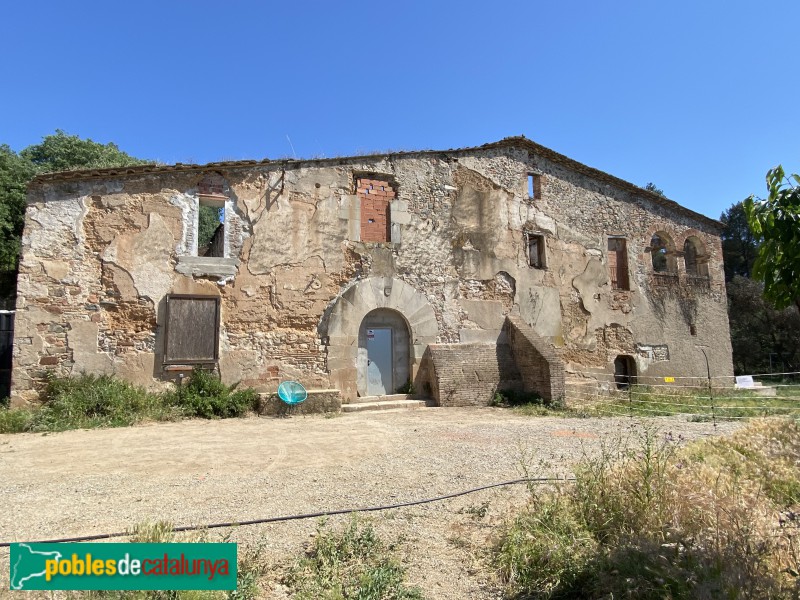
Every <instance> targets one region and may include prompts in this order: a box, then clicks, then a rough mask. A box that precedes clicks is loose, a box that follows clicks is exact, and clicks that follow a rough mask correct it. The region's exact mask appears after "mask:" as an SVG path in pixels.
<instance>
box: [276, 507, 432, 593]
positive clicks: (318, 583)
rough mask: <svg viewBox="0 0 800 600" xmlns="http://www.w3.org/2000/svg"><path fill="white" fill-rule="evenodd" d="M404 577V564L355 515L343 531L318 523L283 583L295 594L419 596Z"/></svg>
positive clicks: (372, 530) (370, 527)
mask: <svg viewBox="0 0 800 600" xmlns="http://www.w3.org/2000/svg"><path fill="white" fill-rule="evenodd" d="M404 579H405V569H404V568H403V567H402V566H401V565H400V564H399V563H398V562H397V561H396V560H395V558H394V557H393V556H392V554H391V552H390V549H389V548H387V547H386V545H385V544H384V543H383V542H382V541H381V540H380V538H379V537H378V536H377V535H376V533H375V531H374V529H373V528H372V526H371V525H369V524H364V525H362V524H361V523H360V522H359V521H358V519H357V518H356V517H355V516H353V517H352V518H351V519H350V522H349V523H348V524H347V525H346V526H345V528H344V530H343V531H341V532H333V531H330V530H327V529H326V528H325V525H324V522H322V523H320V525H319V527H318V528H317V536H316V537H315V538H314V543H313V545H312V547H311V548H310V549H309V551H308V553H307V556H306V557H304V558H302V559H300V560H299V561H298V562H297V563H296V564H295V565H294V566H293V567H292V569H291V570H290V571H289V573H288V575H287V577H286V580H285V583H286V584H287V585H289V586H290V587H291V588H293V589H294V590H295V592H296V596H295V597H296V598H298V599H308V600H316V599H318V598H323V599H329V600H339V599H342V600H344V599H349V598H358V599H359V600H381V599H383V598H391V599H393V600H416V599H421V598H422V595H421V592H420V591H419V590H418V589H416V588H411V587H407V586H406V585H405V583H404Z"/></svg>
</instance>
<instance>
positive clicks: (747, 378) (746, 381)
mask: <svg viewBox="0 0 800 600" xmlns="http://www.w3.org/2000/svg"><path fill="white" fill-rule="evenodd" d="M736 387H737V388H751V387H753V376H752V375H737V377H736Z"/></svg>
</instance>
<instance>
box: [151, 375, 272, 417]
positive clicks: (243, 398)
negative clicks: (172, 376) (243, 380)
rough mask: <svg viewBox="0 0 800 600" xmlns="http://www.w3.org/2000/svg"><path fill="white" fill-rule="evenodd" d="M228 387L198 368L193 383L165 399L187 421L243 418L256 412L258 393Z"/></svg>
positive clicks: (190, 380) (192, 379)
mask: <svg viewBox="0 0 800 600" xmlns="http://www.w3.org/2000/svg"><path fill="white" fill-rule="evenodd" d="M236 387H237V385H231V386H227V385H225V384H224V383H222V381H221V380H220V378H219V377H218V376H217V375H215V374H214V373H212V372H211V371H208V370H205V369H201V368H195V369H194V370H193V371H192V376H191V377H190V378H189V383H188V384H186V385H181V384H180V383H179V384H178V387H177V388H176V389H175V390H174V391H172V392H170V393H168V394H166V395H165V402H166V403H167V404H169V405H172V406H176V407H178V408H180V409H181V410H182V411H183V414H184V415H185V416H187V417H200V418H203V419H213V418H219V419H227V418H230V417H241V416H244V415H245V414H247V413H248V412H250V411H252V410H255V409H256V403H257V402H258V394H257V393H256V392H255V390H252V389H244V390H236Z"/></svg>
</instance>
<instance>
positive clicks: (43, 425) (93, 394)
mask: <svg viewBox="0 0 800 600" xmlns="http://www.w3.org/2000/svg"><path fill="white" fill-rule="evenodd" d="M42 401H43V403H42V407H41V409H40V410H39V411H38V412H37V414H36V418H35V423H34V425H33V429H34V430H35V431H62V430H65V429H79V428H91V427H125V426H128V425H133V424H134V423H138V422H141V421H143V420H148V419H152V420H164V419H167V418H170V417H171V416H172V415H171V411H170V409H169V407H167V406H166V405H165V404H164V402H163V401H162V399H161V398H160V397H159V396H158V395H157V394H151V393H149V392H147V391H146V390H145V389H144V388H142V387H139V386H135V385H133V384H130V383H128V382H127V381H123V380H121V379H115V378H114V377H112V376H110V375H99V376H98V375H86V374H83V375H79V376H77V377H64V378H54V379H51V380H50V381H48V383H47V386H46V387H45V390H44V392H43V393H42Z"/></svg>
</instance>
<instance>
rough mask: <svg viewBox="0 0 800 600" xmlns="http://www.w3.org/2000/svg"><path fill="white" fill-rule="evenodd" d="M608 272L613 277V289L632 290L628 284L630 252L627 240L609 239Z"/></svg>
mask: <svg viewBox="0 0 800 600" xmlns="http://www.w3.org/2000/svg"><path fill="white" fill-rule="evenodd" d="M608 272H609V276H610V277H611V289H614V290H629V289H631V288H630V284H629V282H628V251H627V246H626V244H625V238H620V237H612V238H608Z"/></svg>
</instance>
